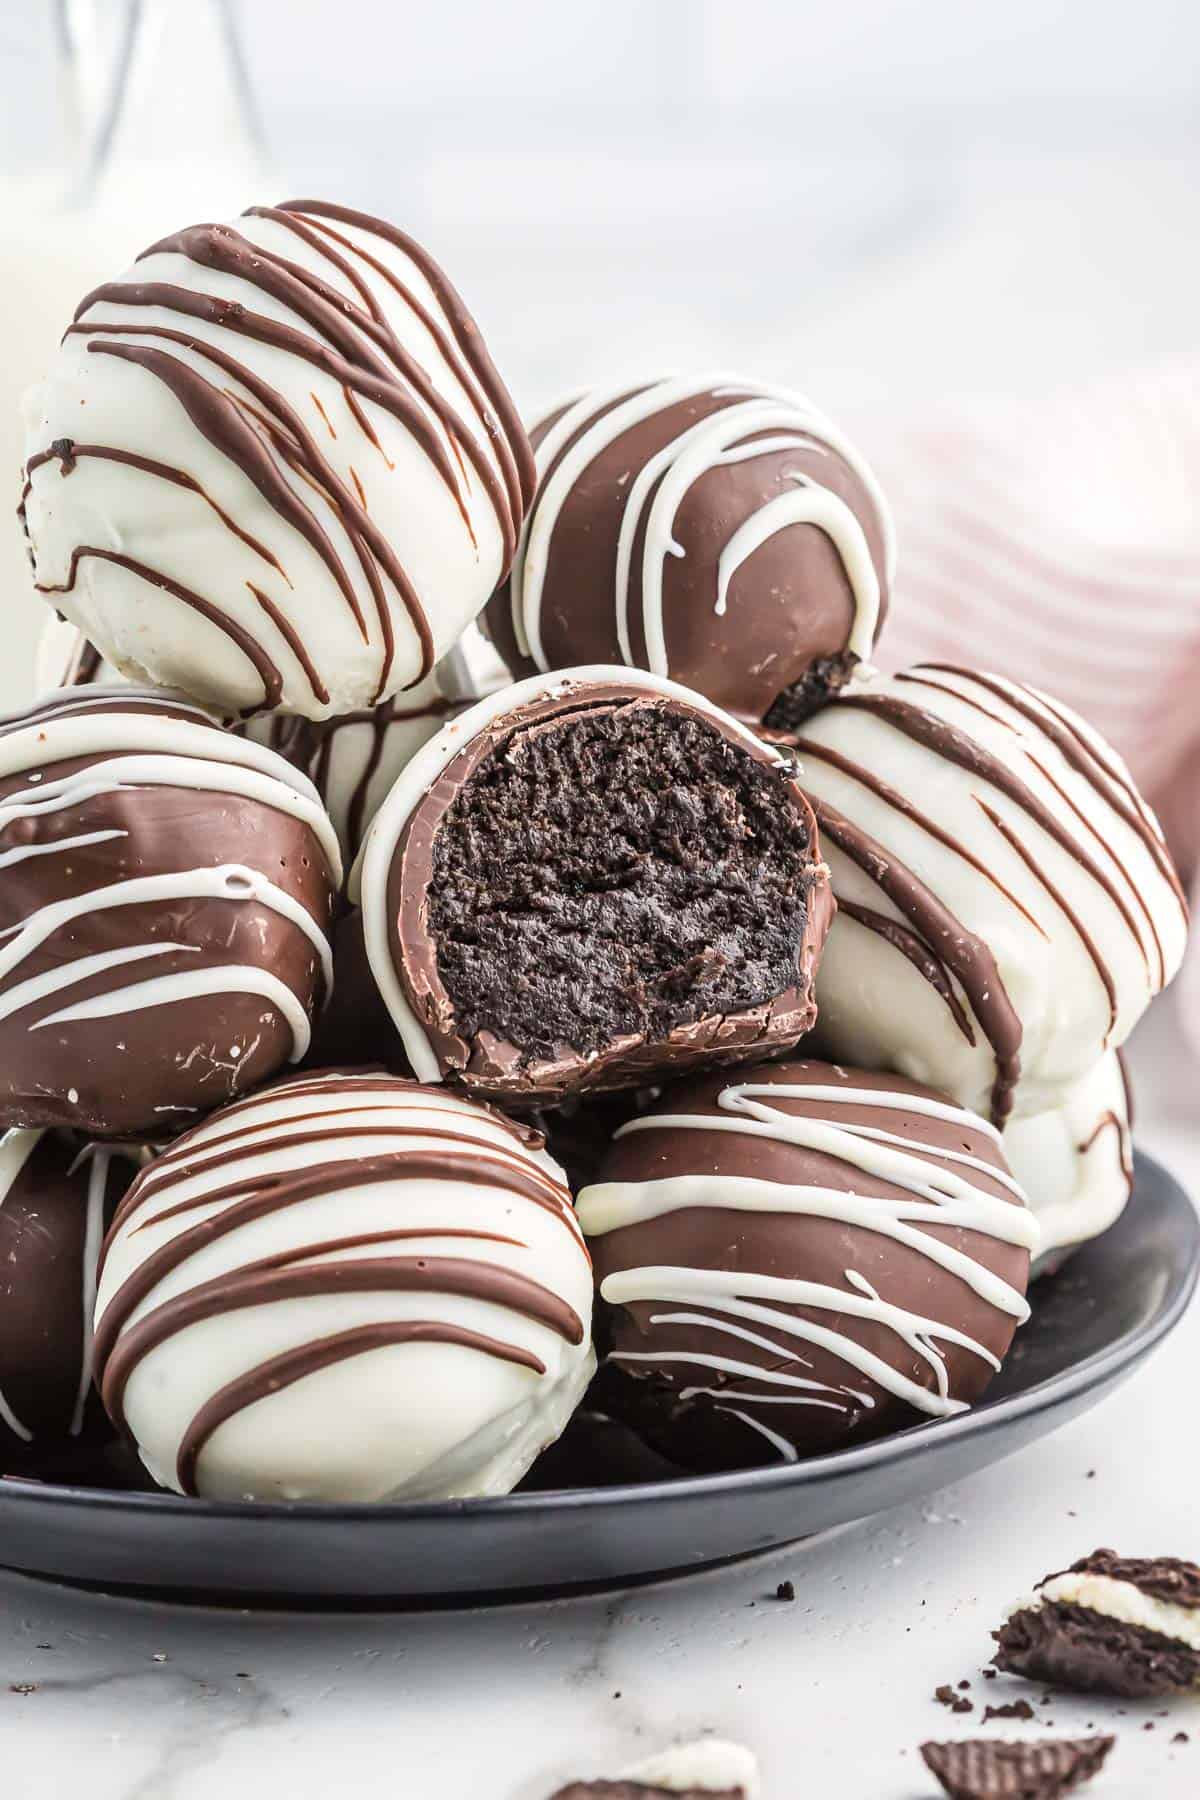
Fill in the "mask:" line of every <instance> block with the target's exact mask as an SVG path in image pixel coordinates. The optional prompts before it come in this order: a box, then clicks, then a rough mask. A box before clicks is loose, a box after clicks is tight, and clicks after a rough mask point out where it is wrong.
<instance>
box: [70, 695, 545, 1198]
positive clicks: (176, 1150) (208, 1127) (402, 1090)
mask: <svg viewBox="0 0 1200 1800" xmlns="http://www.w3.org/2000/svg"><path fill="white" fill-rule="evenodd" d="M76 704H82V703H81V702H77V703H76ZM334 1094H340V1095H351V1096H355V1097H362V1098H363V1100H364V1103H365V1100H366V1096H367V1095H369V1094H375V1095H381V1096H382V1097H383V1099H384V1101H385V1103H391V1104H395V1103H396V1102H397V1100H399V1101H400V1102H401V1103H402V1104H404V1105H407V1104H409V1103H410V1102H412V1101H415V1100H418V1099H425V1100H432V1101H434V1102H436V1105H437V1109H438V1110H439V1111H442V1112H445V1113H448V1114H449V1115H450V1116H451V1117H458V1118H465V1119H467V1120H468V1121H469V1120H470V1118H471V1115H472V1114H473V1113H481V1112H482V1113H486V1114H487V1116H488V1118H489V1119H490V1120H491V1121H492V1123H493V1124H494V1125H499V1126H501V1127H502V1128H503V1129H504V1131H505V1132H507V1133H508V1135H509V1136H510V1137H513V1138H515V1139H516V1140H517V1142H518V1143H519V1144H521V1145H522V1146H524V1147H525V1148H527V1149H530V1150H540V1149H542V1148H543V1146H544V1145H545V1142H546V1134H545V1132H542V1131H539V1130H537V1128H536V1127H535V1126H533V1125H530V1124H529V1123H528V1121H526V1120H521V1119H511V1118H509V1116H508V1114H507V1113H503V1112H501V1111H500V1109H499V1107H497V1106H493V1105H491V1104H490V1103H489V1102H488V1101H486V1100H471V1101H469V1102H468V1101H464V1100H460V1099H458V1098H456V1096H455V1095H454V1094H452V1093H449V1092H448V1091H447V1090H446V1089H445V1088H444V1087H441V1086H438V1085H436V1084H435V1083H431V1082H420V1081H410V1080H407V1079H402V1078H401V1077H400V1076H397V1075H389V1074H388V1073H387V1071H386V1070H384V1069H374V1070H371V1069H361V1070H359V1069H354V1070H347V1069H332V1070H330V1069H318V1070H315V1071H314V1072H313V1073H312V1074H311V1075H289V1076H286V1077H285V1078H284V1079H283V1080H282V1081H278V1082H275V1083H273V1084H271V1085H269V1086H267V1087H264V1088H260V1089H259V1091H258V1092H257V1093H254V1094H246V1095H245V1096H244V1097H243V1098H242V1099H241V1100H231V1101H230V1103H229V1104H228V1105H227V1106H223V1107H222V1108H221V1113H220V1122H221V1124H222V1125H224V1124H225V1123H226V1122H227V1121H228V1120H229V1119H232V1118H235V1117H240V1116H241V1115H242V1114H244V1113H247V1112H253V1111H255V1110H256V1109H257V1110H259V1111H260V1112H262V1114H263V1119H262V1126H261V1129H263V1130H264V1131H265V1130H269V1129H271V1128H272V1127H273V1126H274V1125H275V1123H276V1122H277V1121H276V1120H275V1118H274V1117H273V1115H272V1113H271V1111H270V1108H271V1107H272V1106H273V1105H274V1103H275V1102H276V1101H277V1100H294V1099H296V1098H298V1097H301V1098H305V1099H307V1098H309V1097H310V1096H313V1097H320V1098H324V1097H325V1096H327V1095H334ZM338 1110H339V1112H340V1113H342V1114H344V1113H345V1112H347V1111H349V1110H352V1109H349V1108H339V1109H338ZM306 1116H312V1117H317V1116H318V1115H316V1114H313V1115H306ZM283 1122H284V1123H286V1120H285V1121H283ZM213 1130H214V1122H213V1120H211V1119H202V1120H201V1121H200V1122H199V1124H197V1125H193V1126H192V1127H191V1129H190V1130H189V1131H186V1132H184V1134H183V1135H182V1136H181V1137H178V1138H176V1139H175V1141H174V1143H173V1144H172V1145H171V1146H170V1148H169V1149H168V1150H166V1151H164V1152H163V1154H162V1155H161V1156H159V1157H158V1158H156V1161H155V1164H154V1166H155V1167H156V1168H157V1167H159V1166H161V1165H162V1164H163V1163H164V1162H165V1161H166V1160H168V1159H169V1158H174V1157H176V1156H177V1155H180V1154H183V1153H186V1152H187V1151H188V1150H189V1149H190V1148H191V1147H192V1146H193V1145H194V1144H195V1143H197V1142H200V1143H204V1142H207V1141H213V1142H215V1141H216V1139H215V1138H213V1139H211V1140H210V1138H209V1134H210V1133H211V1132H213ZM227 1135H228V1134H226V1133H222V1134H220V1138H221V1141H222V1142H223V1141H225V1138H226V1137H227Z"/></svg>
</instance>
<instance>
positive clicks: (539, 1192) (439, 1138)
mask: <svg viewBox="0 0 1200 1800" xmlns="http://www.w3.org/2000/svg"><path fill="white" fill-rule="evenodd" d="M231 1135H237V1136H243V1135H245V1134H242V1133H237V1134H231ZM381 1137H382V1138H397V1139H400V1140H401V1142H400V1143H399V1144H398V1145H397V1147H396V1148H395V1149H394V1150H389V1151H381V1152H378V1153H375V1154H372V1155H371V1156H370V1157H369V1158H368V1157H363V1156H355V1155H354V1154H353V1153H352V1152H351V1153H350V1154H348V1155H347V1156H346V1157H344V1158H339V1159H335V1160H331V1161H329V1162H326V1163H323V1164H322V1165H320V1167H321V1170H323V1171H324V1176H325V1181H326V1182H327V1183H328V1186H329V1187H330V1188H334V1187H338V1186H343V1187H350V1186H353V1185H354V1184H355V1183H356V1182H357V1181H358V1180H359V1179H360V1170H361V1169H362V1167H363V1166H364V1164H366V1163H368V1162H369V1163H370V1165H371V1166H375V1165H379V1167H380V1168H381V1169H384V1168H386V1170H387V1171H390V1175H391V1177H392V1178H393V1179H395V1180H398V1181H403V1180H408V1179H410V1178H414V1177H416V1176H417V1175H422V1176H425V1177H426V1178H429V1177H430V1175H431V1171H432V1170H433V1169H436V1167H438V1166H439V1165H438V1163H437V1157H438V1156H439V1155H442V1156H444V1155H445V1154H446V1152H444V1151H426V1152H422V1151H414V1150H413V1148H412V1143H411V1140H412V1139H413V1138H432V1139H433V1140H434V1141H435V1143H444V1144H449V1145H453V1146H454V1147H455V1148H456V1150H458V1151H461V1152H462V1154H463V1155H464V1156H465V1155H467V1154H468V1153H469V1154H470V1157H471V1160H472V1162H475V1163H478V1164H479V1165H480V1166H481V1167H485V1168H486V1170H487V1173H486V1174H485V1175H480V1176H479V1177H478V1179H480V1180H485V1179H488V1180H490V1179H495V1180H496V1181H497V1182H499V1183H500V1184H501V1185H503V1186H506V1187H508V1188H509V1189H510V1190H511V1191H512V1192H513V1193H518V1194H520V1195H521V1196H522V1198H523V1199H526V1200H530V1201H532V1202H533V1203H534V1204H535V1205H537V1206H541V1207H543V1208H544V1209H545V1210H546V1211H547V1212H551V1213H553V1214H554V1215H555V1216H556V1217H560V1218H561V1219H562V1220H563V1222H564V1223H565V1224H568V1225H570V1226H571V1227H572V1228H574V1223H575V1215H574V1211H573V1209H572V1207H571V1201H570V1196H569V1194H568V1193H567V1190H566V1189H565V1188H564V1187H562V1186H561V1185H560V1184H559V1183H558V1182H557V1181H556V1180H555V1179H554V1177H553V1176H552V1175H550V1173H549V1172H548V1171H547V1170H544V1169H542V1168H541V1167H540V1166H539V1165H538V1164H537V1163H535V1162H533V1161H531V1160H526V1159H523V1158H520V1157H517V1156H510V1155H508V1154H506V1153H505V1152H504V1151H503V1150H501V1148H500V1147H499V1146H498V1145H491V1144H488V1143H487V1142H486V1141H484V1140H483V1139H477V1138H468V1137H467V1136H466V1135H465V1134H464V1133H463V1132H462V1131H461V1130H444V1131H439V1130H437V1129H436V1128H434V1127H432V1126H422V1125H379V1126H364V1125H347V1126H331V1125H328V1124H322V1123H320V1121H319V1120H318V1123H317V1124H316V1126H315V1128H314V1129H313V1130H312V1131H306V1132H294V1133H290V1134H288V1135H287V1136H280V1135H276V1134H275V1133H271V1134H270V1135H264V1136H263V1137H262V1138H261V1140H260V1141H259V1142H251V1143H249V1144H244V1143H243V1144H238V1145H237V1146H236V1147H234V1148H228V1149H227V1148H224V1147H223V1140H222V1141H220V1142H218V1143H217V1144H214V1145H213V1147H212V1148H213V1152H214V1153H213V1154H212V1155H209V1156H205V1157H204V1158H203V1159H200V1158H197V1159H196V1160H195V1161H192V1160H188V1161H185V1162H183V1163H182V1164H181V1165H177V1166H173V1167H170V1168H165V1169H164V1168H161V1167H160V1163H161V1158H160V1159H158V1160H157V1161H155V1162H153V1163H151V1164H150V1166H149V1167H148V1168H147V1169H146V1170H145V1172H144V1174H143V1177H142V1179H141V1180H139V1181H138V1182H137V1183H136V1187H135V1189H133V1190H131V1191H130V1193H129V1194H127V1195H126V1197H125V1200H124V1202H123V1203H122V1207H121V1212H120V1214H119V1216H118V1218H117V1220H116V1221H115V1223H116V1224H118V1225H121V1226H124V1225H127V1224H128V1223H129V1221H130V1219H131V1218H132V1217H133V1216H134V1214H135V1213H137V1212H138V1211H140V1209H141V1208H142V1207H143V1206H144V1205H145V1204H146V1203H147V1201H149V1200H153V1199H155V1198H157V1196H158V1195H159V1194H160V1193H162V1191H163V1190H164V1188H168V1189H169V1188H171V1187H174V1186H176V1185H178V1184H179V1183H181V1182H186V1181H190V1180H194V1179H196V1178H197V1177H200V1176H204V1175H207V1174H210V1173H212V1171H213V1170H215V1169H221V1168H226V1167H228V1166H229V1165H231V1164H232V1165H234V1166H235V1167H236V1165H237V1164H238V1163H240V1162H242V1161H244V1160H246V1159H247V1158H252V1157H256V1156H265V1155H272V1156H273V1155H276V1154H278V1153H279V1152H281V1151H287V1150H292V1149H304V1148H306V1147H308V1146H310V1145H313V1144H325V1143H330V1142H332V1141H335V1140H339V1139H348V1140H350V1141H351V1142H353V1141H360V1142H363V1143H365V1142H367V1141H368V1140H369V1139H371V1138H381ZM454 1172H455V1175H456V1176H457V1175H458V1173H459V1171H458V1169H457V1166H456V1167H455V1171H454ZM293 1176H294V1177H296V1178H298V1179H312V1178H313V1172H312V1171H311V1169H310V1170H309V1171H308V1173H307V1175H306V1174H305V1171H304V1170H291V1171H275V1172H274V1173H272V1174H271V1175H269V1176H264V1177H261V1178H259V1177H256V1176H255V1175H254V1173H253V1172H252V1171H251V1172H246V1173H244V1174H243V1175H242V1176H241V1177H240V1178H239V1179H238V1180H236V1181H234V1182H232V1183H231V1184H227V1185H226V1186H224V1187H220V1188H212V1189H207V1190H206V1191H205V1192H203V1193H200V1194H193V1195H191V1196H189V1198H188V1199H186V1200H181V1201H179V1202H178V1203H177V1204H176V1205H175V1206H171V1207H168V1208H166V1209H165V1210H164V1211H162V1212H158V1213H156V1214H155V1215H154V1217H153V1218H151V1219H147V1220H146V1221H145V1227H143V1226H138V1227H136V1229H138V1230H142V1229H144V1228H146V1227H149V1226H151V1225H157V1224H160V1223H162V1222H163V1221H164V1220H166V1219H172V1218H175V1217H177V1216H178V1215H180V1214H182V1213H186V1212H194V1211H195V1210H196V1209H197V1208H199V1207H202V1206H208V1205H210V1204H211V1203H212V1202H213V1201H215V1200H228V1199H233V1198H235V1197H236V1196H237V1195H239V1194H243V1193H245V1192H246V1191H247V1190H250V1189H253V1188H255V1187H259V1186H261V1187H262V1188H264V1189H265V1188H267V1187H269V1186H274V1185H275V1184H277V1183H278V1182H280V1181H281V1180H286V1179H290V1178H292V1177H293ZM387 1178H388V1177H387V1174H386V1173H381V1174H380V1175H379V1176H378V1179H380V1180H385V1179H387ZM316 1191H317V1192H324V1191H327V1188H326V1186H325V1184H324V1182H323V1183H322V1185H321V1187H320V1188H318V1189H317V1190H316ZM304 1197H306V1198H308V1197H310V1196H309V1195H308V1194H307V1193H306V1195H305V1196H304Z"/></svg>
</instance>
